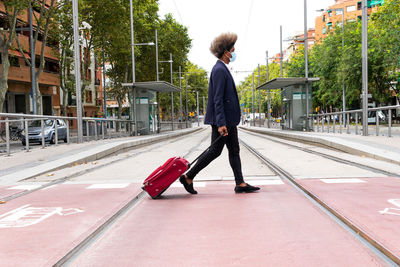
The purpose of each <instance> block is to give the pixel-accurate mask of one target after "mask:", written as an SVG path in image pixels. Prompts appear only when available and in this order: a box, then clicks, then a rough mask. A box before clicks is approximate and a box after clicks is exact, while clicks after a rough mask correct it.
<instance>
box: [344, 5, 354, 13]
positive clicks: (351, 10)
mask: <svg viewBox="0 0 400 267" xmlns="http://www.w3.org/2000/svg"><path fill="white" fill-rule="evenodd" d="M354 11H356V6H348V7H346V12H354Z"/></svg>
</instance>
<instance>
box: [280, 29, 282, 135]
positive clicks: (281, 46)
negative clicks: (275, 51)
mask: <svg viewBox="0 0 400 267" xmlns="http://www.w3.org/2000/svg"><path fill="white" fill-rule="evenodd" d="M282 42H283V41H282V25H281V27H280V61H281V62H280V63H281V78H283V51H282V45H283V44H282ZM282 122H283V96H282V88H281V122H280V123H281V127H282V129H283V124H282Z"/></svg>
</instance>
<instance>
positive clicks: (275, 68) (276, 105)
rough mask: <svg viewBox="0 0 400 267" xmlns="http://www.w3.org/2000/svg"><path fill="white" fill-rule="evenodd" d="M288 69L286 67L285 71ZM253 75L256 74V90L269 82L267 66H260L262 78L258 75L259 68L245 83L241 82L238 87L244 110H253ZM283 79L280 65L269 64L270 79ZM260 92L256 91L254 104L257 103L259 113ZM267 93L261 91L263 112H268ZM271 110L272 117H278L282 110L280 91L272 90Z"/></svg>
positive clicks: (256, 107)
mask: <svg viewBox="0 0 400 267" xmlns="http://www.w3.org/2000/svg"><path fill="white" fill-rule="evenodd" d="M285 68H286V67H284V69H285ZM253 74H254V88H257V87H258V85H262V84H263V83H265V82H267V67H266V66H265V65H262V66H260V76H259V75H258V68H256V69H254V70H253V73H252V74H250V75H248V76H247V77H246V78H245V80H244V81H243V82H241V83H240V84H239V85H238V87H237V90H238V94H239V98H241V99H240V101H241V103H243V104H244V106H243V107H244V108H249V109H250V111H251V110H252V102H253ZM278 77H281V71H280V64H278V63H272V64H269V79H270V80H272V79H275V78H278ZM259 93H260V92H259V91H256V90H255V93H254V103H255V112H258V97H259ZM267 94H268V93H267V91H265V90H261V95H260V98H261V112H266V111H267V107H268V103H267ZM270 96H271V109H272V115H273V116H278V114H279V112H280V109H281V94H280V89H277V90H271V92H270Z"/></svg>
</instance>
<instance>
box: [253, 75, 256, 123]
mask: <svg viewBox="0 0 400 267" xmlns="http://www.w3.org/2000/svg"><path fill="white" fill-rule="evenodd" d="M252 103H253V104H252V112H253V126H256V114H255V113H254V71H253V94H252Z"/></svg>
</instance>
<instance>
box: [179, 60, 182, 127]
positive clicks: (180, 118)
mask: <svg viewBox="0 0 400 267" xmlns="http://www.w3.org/2000/svg"><path fill="white" fill-rule="evenodd" d="M181 76H182V67H181V66H179V89H181V91H180V92H179V120H180V121H181V123H182V77H181Z"/></svg>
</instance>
